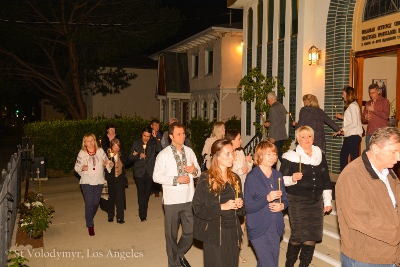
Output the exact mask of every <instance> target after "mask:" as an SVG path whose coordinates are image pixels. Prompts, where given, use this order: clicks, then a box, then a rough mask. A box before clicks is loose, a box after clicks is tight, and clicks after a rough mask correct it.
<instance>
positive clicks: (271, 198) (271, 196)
mask: <svg viewBox="0 0 400 267" xmlns="http://www.w3.org/2000/svg"><path fill="white" fill-rule="evenodd" d="M281 196H282V191H280V190H276V191H271V192H269V194H268V195H267V200H268V202H272V201H274V200H275V199H278V198H280V197H281Z"/></svg>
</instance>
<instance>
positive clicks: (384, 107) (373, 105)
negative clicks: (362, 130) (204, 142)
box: [361, 83, 390, 149]
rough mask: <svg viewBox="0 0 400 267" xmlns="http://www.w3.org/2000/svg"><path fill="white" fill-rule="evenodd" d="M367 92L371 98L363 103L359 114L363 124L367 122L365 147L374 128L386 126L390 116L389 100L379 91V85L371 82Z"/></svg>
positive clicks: (367, 145)
mask: <svg viewBox="0 0 400 267" xmlns="http://www.w3.org/2000/svg"><path fill="white" fill-rule="evenodd" d="M368 93H369V97H370V98H371V100H369V101H367V102H366V103H365V107H364V110H363V112H362V115H361V121H362V123H363V124H368V126H367V132H366V135H365V142H366V149H368V147H369V139H370V138H371V135H372V134H373V133H374V132H375V131H376V129H378V128H381V127H386V126H388V123H389V116H390V102H389V100H388V99H387V98H384V97H382V96H381V95H380V94H379V93H380V92H379V85H378V84H375V83H373V84H371V85H370V86H369V87H368Z"/></svg>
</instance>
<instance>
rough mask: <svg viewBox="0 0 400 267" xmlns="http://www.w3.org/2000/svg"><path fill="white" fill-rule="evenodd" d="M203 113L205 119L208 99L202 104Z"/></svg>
mask: <svg viewBox="0 0 400 267" xmlns="http://www.w3.org/2000/svg"><path fill="white" fill-rule="evenodd" d="M201 113H202V114H201V115H202V117H203V119H207V101H205V100H203V103H202V104H201Z"/></svg>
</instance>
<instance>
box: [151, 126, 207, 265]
mask: <svg viewBox="0 0 400 267" xmlns="http://www.w3.org/2000/svg"><path fill="white" fill-rule="evenodd" d="M168 134H169V137H170V138H171V145H169V146H167V147H166V148H165V149H164V150H162V151H161V152H160V153H159V154H158V156H157V159H156V164H155V167H154V173H153V179H154V182H156V183H159V184H161V185H162V187H163V203H164V226H165V241H166V247H167V255H168V266H170V267H172V266H184V267H186V266H189V267H190V264H189V262H188V261H187V260H186V258H185V253H186V252H187V251H188V250H189V249H190V247H191V246H192V243H193V211H192V199H193V194H194V183H193V177H197V175H198V174H200V166H199V164H198V162H197V158H196V155H195V154H194V152H193V150H192V149H191V148H189V147H187V146H185V145H184V142H185V137H186V135H185V126H184V125H183V124H181V123H179V122H174V123H172V124H170V126H169V128H168ZM179 224H182V235H181V237H180V239H179V241H178V242H177V240H178V238H177V237H178V229H179Z"/></svg>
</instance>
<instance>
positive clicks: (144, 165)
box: [129, 127, 162, 222]
mask: <svg viewBox="0 0 400 267" xmlns="http://www.w3.org/2000/svg"><path fill="white" fill-rule="evenodd" d="M161 150H162V148H161V143H160V141H158V139H156V138H154V137H153V136H152V129H151V128H150V127H145V128H143V129H142V134H141V138H139V139H136V140H134V141H133V143H132V147H131V152H130V154H129V159H130V160H131V161H133V177H134V178H135V183H136V187H137V192H138V204H139V217H140V220H141V221H142V222H144V221H146V220H147V207H148V203H149V197H150V191H151V186H152V184H153V178H152V176H153V170H154V164H155V161H156V156H157V153H158V152H160V151H161Z"/></svg>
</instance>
